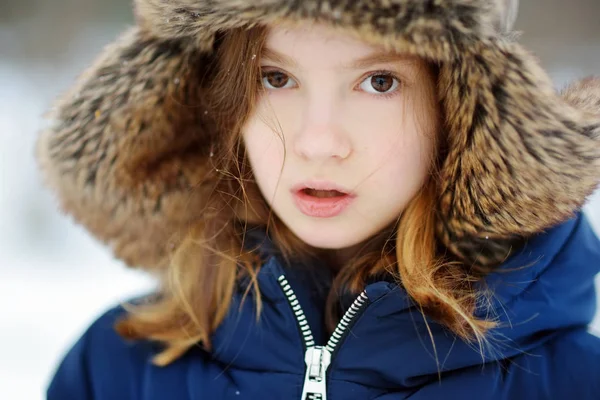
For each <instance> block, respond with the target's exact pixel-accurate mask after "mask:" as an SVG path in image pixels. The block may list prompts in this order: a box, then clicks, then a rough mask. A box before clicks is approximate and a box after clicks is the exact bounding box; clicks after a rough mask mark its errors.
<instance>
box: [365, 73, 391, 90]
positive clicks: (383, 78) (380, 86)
mask: <svg viewBox="0 0 600 400" xmlns="http://www.w3.org/2000/svg"><path fill="white" fill-rule="evenodd" d="M398 86H400V81H399V80H398V79H397V78H395V77H394V76H393V75H391V74H389V73H381V72H378V73H375V74H373V75H371V76H369V77H367V79H365V80H364V81H362V82H361V84H360V88H361V90H364V91H365V92H367V93H373V94H389V93H391V92H393V91H394V90H396V89H397V88H398Z"/></svg>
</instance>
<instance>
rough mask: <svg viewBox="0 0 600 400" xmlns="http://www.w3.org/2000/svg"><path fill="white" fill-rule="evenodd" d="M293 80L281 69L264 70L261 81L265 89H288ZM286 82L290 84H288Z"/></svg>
mask: <svg viewBox="0 0 600 400" xmlns="http://www.w3.org/2000/svg"><path fill="white" fill-rule="evenodd" d="M293 82H294V80H293V79H292V78H290V77H289V76H288V75H286V74H284V73H283V72H281V71H265V72H263V73H262V83H263V85H264V87H265V88H266V89H289V88H290V87H293ZM288 84H291V86H289V85H288Z"/></svg>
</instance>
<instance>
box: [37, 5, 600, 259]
mask: <svg viewBox="0 0 600 400" xmlns="http://www.w3.org/2000/svg"><path fill="white" fill-rule="evenodd" d="M498 2H501V3H504V4H509V3H510V4H512V1H508V2H507V1H504V0H493V1H492V0H435V1H433V0H432V1H423V0H395V1H384V0H355V1H350V0H313V1H287V0H170V1H165V0H135V7H136V17H137V21H138V26H137V27H135V28H133V29H131V30H130V31H128V32H127V33H125V34H124V35H123V36H122V37H121V38H120V39H119V40H118V41H117V42H115V43H114V44H112V45H110V46H109V47H107V48H106V49H105V51H104V52H103V54H102V55H101V57H100V58H99V59H98V60H97V61H96V63H95V64H94V65H93V66H92V67H91V68H90V69H89V70H88V71H87V72H86V73H85V74H83V76H82V77H81V78H80V80H79V82H78V84H77V85H76V86H75V87H74V88H73V89H72V90H71V91H70V92H69V93H67V94H66V95H65V96H64V97H63V98H62V100H61V101H60V102H59V103H58V105H57V107H56V110H55V112H54V114H53V117H54V119H55V124H54V126H53V127H52V128H51V129H49V130H47V131H45V132H43V133H42V134H41V136H40V139H39V141H38V158H39V160H40V164H41V167H42V169H43V171H44V174H45V177H46V180H47V182H48V185H49V186H50V187H52V188H53V189H54V190H56V191H57V192H58V195H59V198H60V202H61V205H62V207H63V209H64V210H65V211H66V212H68V213H71V214H73V215H74V216H75V218H76V219H77V220H79V221H80V222H81V223H82V224H84V225H85V226H86V227H87V228H88V229H89V230H90V231H91V232H92V233H93V234H94V235H96V236H97V237H99V238H100V239H101V240H103V241H105V242H107V243H110V244H111V245H112V246H113V249H114V252H115V254H116V255H117V256H118V257H119V258H121V259H123V260H125V262H126V263H127V264H129V265H136V266H144V267H145V268H156V267H161V266H164V265H166V263H167V260H168V253H169V248H170V247H173V246H175V245H176V243H177V242H178V238H177V234H178V233H179V232H181V231H182V230H183V229H184V228H185V226H186V225H187V224H188V223H189V222H190V221H192V220H194V219H197V218H199V217H200V215H198V214H199V212H200V211H201V207H200V204H202V199H203V198H205V196H206V193H203V189H202V188H197V187H195V183H196V182H199V181H201V180H202V178H203V177H204V176H205V174H206V173H207V166H206V164H207V162H206V154H207V152H208V149H207V148H206V147H207V143H208V142H209V140H208V139H209V138H208V137H207V136H208V135H209V134H210V132H212V129H211V126H210V121H209V120H208V119H207V118H205V117H204V114H203V113H202V112H199V110H202V107H203V100H202V92H201V90H200V88H201V87H202V82H201V79H202V75H203V74H202V66H206V65H208V63H209V60H210V57H211V54H210V51H211V49H212V46H213V37H214V34H215V32H217V31H223V30H227V29H231V28H234V27H241V26H252V25H256V24H271V23H282V22H286V23H297V22H302V21H318V22H327V23H330V24H332V25H333V26H336V27H338V28H339V29H342V30H344V31H347V32H349V33H351V34H353V35H356V36H358V37H360V38H362V39H364V40H367V41H369V42H371V43H374V44H379V45H382V46H384V47H386V48H388V49H390V50H396V51H402V52H409V53H412V54H416V55H419V56H421V57H424V58H426V59H428V60H430V61H432V62H435V63H437V64H439V65H440V82H439V98H440V100H441V101H442V104H443V112H444V115H445V117H446V120H445V129H446V135H447V138H448V148H447V155H446V158H445V162H444V164H443V168H442V171H441V176H440V179H441V192H440V202H439V207H438V220H439V225H438V227H437V234H438V236H439V238H440V240H441V241H442V243H443V244H444V245H445V246H446V247H447V248H448V249H449V250H450V251H451V252H452V253H454V254H455V255H456V256H458V257H460V258H461V259H462V260H463V261H465V262H467V263H475V264H478V265H494V264H497V263H498V262H500V261H502V259H504V258H505V257H506V256H507V255H508V254H509V252H510V246H511V245H512V243H513V242H514V241H515V240H519V239H520V238H522V237H526V236H528V235H531V234H534V233H536V232H540V231H542V230H544V229H546V228H548V227H550V226H552V225H554V224H557V223H559V222H561V221H563V220H565V219H566V218H568V217H570V216H571V215H572V214H573V213H574V212H575V211H576V210H578V209H579V208H580V207H581V206H582V204H583V203H584V201H585V199H586V197H587V196H588V195H589V194H590V193H591V192H592V191H593V190H594V189H595V187H596V184H597V181H598V178H599V177H600V170H599V168H598V167H599V165H598V164H599V163H600V161H599V160H600V146H598V143H597V140H598V135H600V113H599V112H598V109H599V106H598V102H599V99H600V83H599V81H598V80H587V81H583V82H581V83H579V84H575V85H574V86H572V87H571V88H569V89H568V90H567V91H565V93H564V97H565V100H566V101H565V100H563V99H561V98H560V96H559V95H558V94H557V93H555V91H554V90H553V89H552V85H551V83H550V80H549V78H548V77H547V76H546V74H545V73H544V72H543V71H542V70H541V69H540V67H539V66H538V64H537V62H536V60H535V59H534V58H533V57H532V56H530V55H529V54H528V53H527V52H526V51H524V50H523V49H522V48H521V47H520V45H518V44H517V43H514V42H512V41H509V40H508V39H507V38H506V37H507V36H505V35H504V33H506V32H500V31H498V27H503V26H504V27H505V26H508V25H509V24H508V22H510V21H508V22H507V21H505V20H504V18H508V17H507V16H506V15H505V14H503V12H504V11H506V9H503V8H502V7H501V6H500V7H499V6H498V4H499V3H498ZM511 15H513V14H511ZM190 105H191V107H190Z"/></svg>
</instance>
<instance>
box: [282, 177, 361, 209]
mask: <svg viewBox="0 0 600 400" xmlns="http://www.w3.org/2000/svg"><path fill="white" fill-rule="evenodd" d="M307 188H309V189H315V190H336V191H338V192H340V193H343V195H342V196H336V197H327V198H319V197H314V196H310V195H308V194H306V193H304V192H303V190H304V189H307ZM291 192H292V197H293V199H294V203H295V204H296V207H298V210H300V212H302V213H303V214H305V215H307V216H309V217H317V218H331V217H335V216H336V215H339V214H341V213H342V212H343V211H344V210H345V209H346V208H347V207H348V206H349V205H350V204H351V203H352V201H353V200H354V199H355V198H356V195H355V194H354V193H352V192H350V191H349V190H348V189H346V188H344V187H342V186H340V185H337V184H335V183H333V182H329V181H307V182H302V183H300V184H298V185H295V186H293V187H292V189H291Z"/></svg>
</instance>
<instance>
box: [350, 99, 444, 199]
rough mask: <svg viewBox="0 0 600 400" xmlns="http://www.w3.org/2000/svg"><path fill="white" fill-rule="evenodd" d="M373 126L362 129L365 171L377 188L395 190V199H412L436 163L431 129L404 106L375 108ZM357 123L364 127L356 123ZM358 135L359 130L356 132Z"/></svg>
mask: <svg viewBox="0 0 600 400" xmlns="http://www.w3.org/2000/svg"><path fill="white" fill-rule="evenodd" d="M369 115H370V116H371V118H369V121H371V122H372V123H371V124H370V125H366V124H365V123H364V122H363V123H362V124H363V125H362V126H360V128H359V129H360V131H362V132H370V134H369V135H361V136H360V137H361V141H362V146H361V147H362V148H363V149H364V151H365V152H364V157H365V158H364V159H365V164H369V165H365V171H369V172H370V173H371V177H372V181H373V184H374V185H375V186H379V187H392V188H393V189H392V191H393V192H394V195H395V196H398V195H400V197H407V196H409V197H412V195H413V194H414V193H413V192H416V191H417V190H418V189H419V188H420V187H421V186H422V184H423V183H424V181H425V180H426V177H427V175H428V174H429V171H430V166H431V163H432V160H433V152H434V149H433V145H434V141H433V136H432V132H430V131H431V129H425V128H427V127H424V126H421V125H422V124H419V123H418V121H417V120H416V118H414V115H415V114H414V111H413V110H411V109H409V107H407V108H406V109H405V110H404V112H402V105H401V104H400V105H398V104H395V105H394V106H393V107H388V106H387V105H385V106H383V107H380V108H378V109H373V110H372V112H371V113H370V114H369ZM356 123H357V124H361V123H360V122H358V120H357V121H356ZM357 132H358V131H357Z"/></svg>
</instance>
